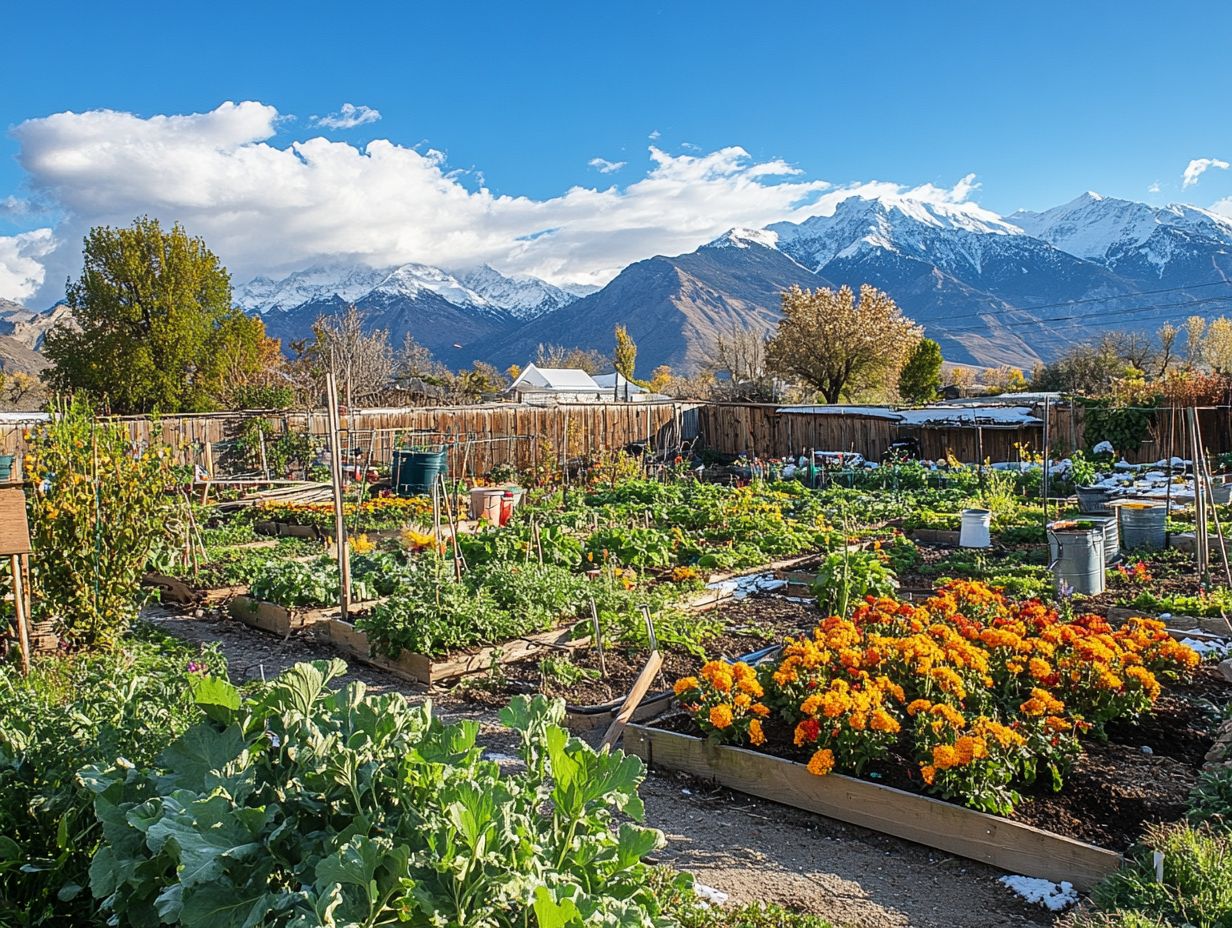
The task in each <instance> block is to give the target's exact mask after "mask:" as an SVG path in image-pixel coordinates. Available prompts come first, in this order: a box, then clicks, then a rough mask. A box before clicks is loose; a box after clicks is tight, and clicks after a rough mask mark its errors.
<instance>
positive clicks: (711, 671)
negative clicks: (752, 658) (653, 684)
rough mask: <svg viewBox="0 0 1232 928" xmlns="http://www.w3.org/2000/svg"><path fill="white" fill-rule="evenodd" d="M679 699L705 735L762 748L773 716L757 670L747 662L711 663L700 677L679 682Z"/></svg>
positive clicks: (701, 671)
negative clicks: (768, 724) (766, 729)
mask: <svg viewBox="0 0 1232 928" xmlns="http://www.w3.org/2000/svg"><path fill="white" fill-rule="evenodd" d="M674 689H675V693H676V698H677V699H678V700H679V701H680V704H681V705H682V706H683V707H684V708H685V710H686V711H687V712H689V713H690V714H691V715H692V716H693V718H694V719H695V720H696V722H697V725H698V727H699V728H701V730H702V731H703V732H705V733H706V734H708V735H710V736H711V737H713V738H715V739H717V740H719V741H722V742H726V743H728V744H749V745H752V746H753V747H760V746H761V745H763V744H765V742H766V735H765V730H764V728H763V723H764V721H765V719H766V718H767V716H769V715H770V710H769V708H767V707H766V705H765V704H764V703H763V702H762V701H761V698H762V696H763V690H762V685H761V683H760V681H759V680H758V679H757V671H756V670H754V669H753V668H752V667H750V666H749V665H748V664H746V663H744V662H743V661H738V662H737V663H735V664H728V663H727V662H726V661H707V662H706V663H705V664H704V665H703V666H702V669H701V670H700V671H699V672H698V676H696V677H682V678H681V679H679V680H677V681H676V685H675V688H674Z"/></svg>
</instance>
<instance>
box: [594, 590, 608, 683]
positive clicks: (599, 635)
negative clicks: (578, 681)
mask: <svg viewBox="0 0 1232 928" xmlns="http://www.w3.org/2000/svg"><path fill="white" fill-rule="evenodd" d="M590 627H591V634H592V635H593V636H594V639H595V650H596V651H597V652H598V653H599V673H601V674H603V678H604V679H607V659H606V658H605V657H604V655H603V629H602V628H601V627H600V626H599V609H598V607H596V606H595V598H594V597H593V596H592V597H590Z"/></svg>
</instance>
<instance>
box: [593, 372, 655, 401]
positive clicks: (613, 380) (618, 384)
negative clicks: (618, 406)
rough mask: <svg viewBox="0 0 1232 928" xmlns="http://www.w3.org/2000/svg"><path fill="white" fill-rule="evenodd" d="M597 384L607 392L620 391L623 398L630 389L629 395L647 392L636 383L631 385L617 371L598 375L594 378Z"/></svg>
mask: <svg viewBox="0 0 1232 928" xmlns="http://www.w3.org/2000/svg"><path fill="white" fill-rule="evenodd" d="M594 380H595V383H597V384H598V385H599V386H601V387H603V389H605V390H615V389H619V390H620V394H621V395H622V396H623V395H624V394H625V392H626V388H628V392H629V393H645V392H646V391H645V390H644V389H642V388H641V387H639V386H638V385H637V384H635V383H630V382H629V381H628V380H625V378H624V375H623V374H620V373H618V372H616V371H613V372H612V373H610V374H596V375H595V377H594Z"/></svg>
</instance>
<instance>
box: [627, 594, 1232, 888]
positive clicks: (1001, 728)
mask: <svg viewBox="0 0 1232 928" xmlns="http://www.w3.org/2000/svg"><path fill="white" fill-rule="evenodd" d="M1197 664H1198V656H1197V655H1196V654H1195V653H1194V652H1193V651H1192V650H1190V649H1189V648H1186V647H1184V646H1182V645H1180V644H1179V643H1178V642H1176V641H1174V640H1173V639H1172V638H1171V637H1169V636H1168V635H1167V633H1166V632H1165V631H1164V629H1163V627H1162V625H1160V624H1159V623H1151V622H1146V621H1141V620H1135V621H1131V622H1130V623H1127V625H1126V626H1125V627H1123V628H1121V629H1116V630H1114V629H1112V628H1111V626H1109V625H1107V623H1105V622H1104V620H1103V619H1100V618H1099V617H1096V616H1086V617H1078V618H1075V619H1069V618H1066V617H1063V616H1060V615H1058V614H1057V613H1056V612H1055V611H1053V610H1049V609H1048V608H1046V607H1044V606H1042V605H1040V604H1039V603H1038V602H1034V601H1029V602H1025V603H1012V602H1009V601H1007V600H1006V599H1004V597H1002V596H1000V595H999V594H997V593H995V592H994V591H991V590H989V589H988V588H987V587H983V586H981V585H979V584H974V583H962V582H959V583H954V584H950V585H949V586H947V587H944V588H942V589H941V590H940V591H939V593H938V595H937V596H935V597H933V598H932V599H931V600H929V601H928V602H926V603H924V604H922V605H904V604H899V603H897V602H894V601H892V600H878V601H874V602H872V603H866V604H864V605H861V606H860V607H858V608H856V610H855V611H854V613H853V615H852V618H851V619H850V620H846V619H840V618H838V617H830V618H827V619H825V620H823V621H822V622H821V623H820V624H819V626H818V628H817V631H816V632H815V634H813V635H812V636H809V637H807V638H801V639H795V640H789V641H788V642H787V644H786V647H785V649H784V652H783V656H782V658H781V659H779V660H777V661H774V662H771V663H768V664H765V665H763V666H762V667H761V668H760V669H754V668H752V667H750V666H748V665H747V664H743V663H735V664H729V663H727V662H723V661H710V662H707V663H706V664H705V665H704V666H701V668H700V671H699V672H698V673H697V674H696V675H695V676H689V677H684V678H682V679H680V680H678V681H677V683H676V685H675V691H676V694H677V696H678V698H679V699H680V702H681V704H682V706H683V708H684V710H685V714H684V715H682V716H676V717H675V718H674V719H672V720H669V721H665V722H664V723H662V724H661V725H660V726H656V727H654V728H645V727H641V728H636V729H634V730H633V732H632V733H631V735H630V736H629V743H628V749H630V750H633V751H634V752H636V753H639V754H640V755H641V756H643V757H644V758H645V759H647V760H648V761H650V762H652V763H654V764H657V765H661V766H664V767H667V768H671V769H677V770H682V771H684V772H687V773H691V774H695V775H699V776H702V777H705V778H709V779H713V780H715V781H716V782H718V783H720V784H723V785H727V786H731V787H733V788H736V789H740V790H743V791H746V792H749V793H751V794H753V795H757V796H761V797H763V798H768V799H772V800H775V801H778V802H783V803H785V804H789V805H795V806H797V807H799V808H803V809H808V810H811V811H818V812H822V813H823V814H826V815H830V816H832V817H836V818H839V819H841V820H844V821H850V822H853V823H856V824H861V825H864V826H866V827H872V828H875V829H877V830H882V831H885V832H886V833H889V834H894V835H897V836H899V837H905V838H909V839H911V840H915V841H919V842H921V843H925V844H929V845H931V846H933V847H938V848H940V849H943V850H947V851H950V852H952V853H958V854H962V855H965V856H971V857H974V858H976V859H979V860H984V861H986V862H989V863H993V864H995V865H997V866H1000V867H1003V868H1005V869H1008V870H1010V871H1011V872H1014V873H1019V874H1023V875H1026V876H1033V877H1043V878H1047V879H1051V880H1070V881H1071V882H1072V883H1073V884H1074V885H1075V886H1079V887H1083V888H1085V887H1089V886H1091V885H1092V884H1093V883H1094V882H1096V881H1097V880H1098V879H1099V878H1101V877H1102V876H1104V875H1106V874H1107V873H1109V872H1111V871H1112V870H1115V869H1116V867H1117V866H1118V865H1119V862H1120V853H1121V852H1122V851H1123V850H1125V848H1127V847H1128V846H1129V844H1130V843H1131V842H1132V841H1133V840H1135V839H1136V838H1137V837H1138V835H1139V833H1140V831H1141V829H1142V827H1143V825H1144V824H1146V823H1150V822H1164V821H1171V820H1174V819H1176V818H1177V817H1179V816H1180V815H1181V814H1183V812H1184V809H1185V803H1186V798H1187V795H1188V792H1189V790H1190V788H1191V787H1192V785H1193V783H1194V781H1195V778H1196V775H1197V771H1198V769H1199V768H1200V766H1201V763H1202V759H1203V757H1204V756H1205V752H1206V749H1207V748H1208V747H1209V745H1210V740H1211V737H1212V736H1211V721H1212V720H1211V719H1210V718H1208V717H1206V716H1205V715H1204V709H1203V708H1202V707H1203V706H1204V705H1209V704H1210V701H1211V700H1212V699H1216V700H1226V698H1227V696H1228V692H1229V691H1228V688H1227V684H1226V683H1225V682H1224V681H1223V680H1222V678H1221V677H1219V676H1218V675H1217V674H1214V673H1213V672H1212V671H1211V670H1210V669H1209V668H1203V670H1202V671H1201V672H1200V673H1198V674H1195V672H1194V671H1195V668H1196V667H1197ZM1165 687H1167V689H1165ZM834 774H839V775H840V777H837V778H834V779H830V777H831V776H832V775H834ZM853 777H857V778H858V779H853Z"/></svg>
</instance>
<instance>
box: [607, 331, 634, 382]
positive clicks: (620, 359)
mask: <svg viewBox="0 0 1232 928" xmlns="http://www.w3.org/2000/svg"><path fill="white" fill-rule="evenodd" d="M612 360H613V362H614V364H615V367H616V372H617V373H618V374H620V376H622V377H624V378H625V380H629V381H632V380H633V368H634V367H635V366H636V364H637V342H635V341H634V340H633V337H632V336H631V335H630V334H629V330H628V329H626V328H625V327H624V326H623V325H618V326H616V350H615V351H614V352H613V354H612Z"/></svg>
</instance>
